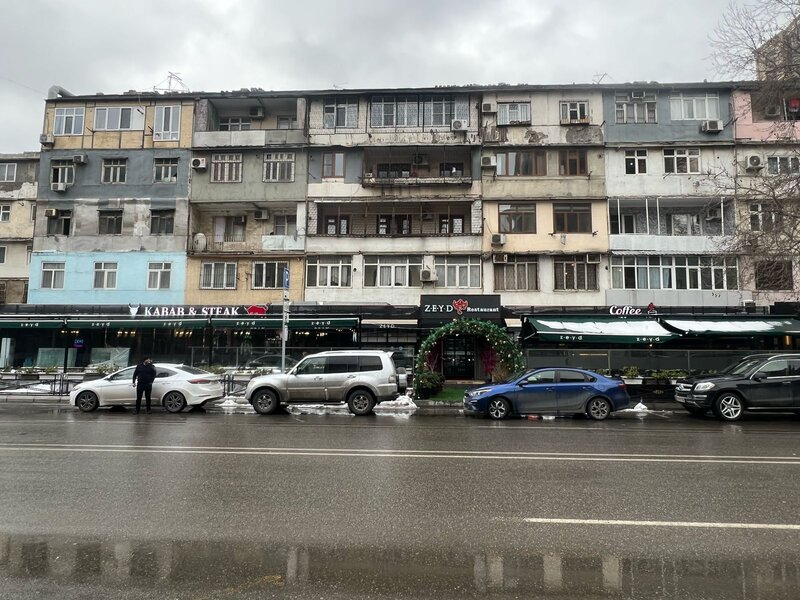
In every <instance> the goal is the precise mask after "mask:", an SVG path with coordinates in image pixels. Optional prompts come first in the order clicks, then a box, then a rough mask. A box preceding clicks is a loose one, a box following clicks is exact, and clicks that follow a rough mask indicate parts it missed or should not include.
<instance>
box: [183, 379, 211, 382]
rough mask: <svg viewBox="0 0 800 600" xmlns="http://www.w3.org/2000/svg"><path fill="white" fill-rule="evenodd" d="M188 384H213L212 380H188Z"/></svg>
mask: <svg viewBox="0 0 800 600" xmlns="http://www.w3.org/2000/svg"><path fill="white" fill-rule="evenodd" d="M189 383H214V380H213V379H190V380H189Z"/></svg>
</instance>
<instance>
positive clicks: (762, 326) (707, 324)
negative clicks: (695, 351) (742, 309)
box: [662, 317, 800, 336]
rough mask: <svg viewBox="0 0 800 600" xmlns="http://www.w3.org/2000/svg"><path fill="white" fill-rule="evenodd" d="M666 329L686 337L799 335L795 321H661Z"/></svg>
mask: <svg viewBox="0 0 800 600" xmlns="http://www.w3.org/2000/svg"><path fill="white" fill-rule="evenodd" d="M662 320H663V322H664V324H665V325H667V327H670V328H672V329H675V330H677V331H680V332H683V333H684V334H688V335H719V336H737V335H739V336H752V335H800V321H798V320H796V319H775V318H764V319H737V318H735V317H733V318H725V319H722V318H719V319H688V318H687V319H662Z"/></svg>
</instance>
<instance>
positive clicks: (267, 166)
mask: <svg viewBox="0 0 800 600" xmlns="http://www.w3.org/2000/svg"><path fill="white" fill-rule="evenodd" d="M294 157H295V154H294V152H265V153H264V181H278V182H289V181H294Z"/></svg>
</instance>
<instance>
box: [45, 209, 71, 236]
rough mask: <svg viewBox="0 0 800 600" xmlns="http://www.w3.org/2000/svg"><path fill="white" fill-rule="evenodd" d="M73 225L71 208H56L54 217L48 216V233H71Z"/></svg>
mask: <svg viewBox="0 0 800 600" xmlns="http://www.w3.org/2000/svg"><path fill="white" fill-rule="evenodd" d="M71 225H72V211H71V210H60V209H57V210H56V214H55V216H54V217H47V235H69V231H70V228H71Z"/></svg>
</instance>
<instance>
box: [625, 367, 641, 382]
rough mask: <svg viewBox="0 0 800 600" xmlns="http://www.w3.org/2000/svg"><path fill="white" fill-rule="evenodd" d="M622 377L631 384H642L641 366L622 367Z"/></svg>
mask: <svg viewBox="0 0 800 600" xmlns="http://www.w3.org/2000/svg"><path fill="white" fill-rule="evenodd" d="M622 379H623V381H625V383H627V384H629V385H641V384H642V377H641V375H640V374H639V367H633V366H627V367H622Z"/></svg>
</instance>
